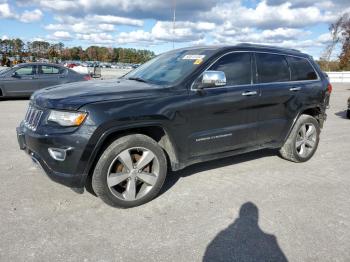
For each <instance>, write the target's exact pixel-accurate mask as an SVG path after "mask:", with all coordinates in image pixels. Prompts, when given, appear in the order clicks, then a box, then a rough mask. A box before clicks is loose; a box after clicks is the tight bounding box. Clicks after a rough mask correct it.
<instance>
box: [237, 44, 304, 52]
mask: <svg viewBox="0 0 350 262" xmlns="http://www.w3.org/2000/svg"><path fill="white" fill-rule="evenodd" d="M237 46H247V47H261V48H271V49H277V50H289V51H294V52H298V53H301V52H300V50H298V49H294V48H287V47H278V46H271V45H261V44H252V43H240V44H238V45H237Z"/></svg>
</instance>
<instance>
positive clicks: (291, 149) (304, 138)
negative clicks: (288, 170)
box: [280, 115, 320, 162]
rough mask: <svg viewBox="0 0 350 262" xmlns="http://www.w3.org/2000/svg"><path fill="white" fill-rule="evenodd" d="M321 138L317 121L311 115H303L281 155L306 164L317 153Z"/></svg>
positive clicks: (281, 150)
mask: <svg viewBox="0 0 350 262" xmlns="http://www.w3.org/2000/svg"><path fill="white" fill-rule="evenodd" d="M319 137H320V125H319V123H318V122H317V120H316V119H315V118H314V117H312V116H309V115H301V116H300V117H299V119H298V120H297V122H296V123H295V125H294V127H293V129H292V131H291V133H290V135H289V137H288V139H287V141H286V142H285V144H284V145H283V147H282V148H281V149H280V154H281V156H282V157H283V158H285V159H287V160H290V161H293V162H305V161H307V160H309V159H310V158H311V157H312V156H313V155H314V153H315V152H316V149H317V147H318V143H319V139H320V138H319Z"/></svg>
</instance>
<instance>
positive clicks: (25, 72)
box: [15, 66, 35, 76]
mask: <svg viewBox="0 0 350 262" xmlns="http://www.w3.org/2000/svg"><path fill="white" fill-rule="evenodd" d="M15 72H16V74H17V75H18V76H30V75H35V67H34V66H24V67H21V68H19V69H17V70H16V71H15Z"/></svg>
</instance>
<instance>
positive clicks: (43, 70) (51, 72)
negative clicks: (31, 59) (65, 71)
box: [38, 65, 60, 75]
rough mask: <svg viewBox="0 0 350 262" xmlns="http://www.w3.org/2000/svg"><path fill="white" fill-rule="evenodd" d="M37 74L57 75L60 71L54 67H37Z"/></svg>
mask: <svg viewBox="0 0 350 262" xmlns="http://www.w3.org/2000/svg"><path fill="white" fill-rule="evenodd" d="M38 71H39V74H42V75H55V74H59V73H60V70H59V68H57V67H55V66H45V65H42V66H39V70H38Z"/></svg>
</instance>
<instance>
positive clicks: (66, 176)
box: [16, 123, 86, 188]
mask: <svg viewBox="0 0 350 262" xmlns="http://www.w3.org/2000/svg"><path fill="white" fill-rule="evenodd" d="M16 132H17V140H18V144H19V147H20V149H21V150H24V151H25V152H26V153H27V154H28V155H29V156H30V157H31V159H32V160H33V161H34V162H35V163H36V164H38V165H39V166H40V167H41V168H42V169H43V170H44V171H45V173H46V174H47V175H48V177H49V178H50V179H51V180H53V181H55V182H57V183H60V184H62V185H65V186H68V187H72V188H82V187H84V185H85V178H86V174H84V173H82V172H79V170H84V169H85V168H84V167H83V166H82V163H83V162H82V161H81V159H82V155H83V151H84V147H85V140H84V139H81V138H78V137H77V136H74V135H72V134H70V135H62V134H59V135H47V134H37V133H35V132H33V131H31V130H29V129H28V128H26V127H25V126H24V125H23V123H22V124H21V125H20V126H19V127H17V129H16ZM65 145H74V147H73V149H72V150H71V151H69V154H68V155H67V158H66V160H65V161H63V162H60V161H57V160H54V159H53V158H52V157H51V156H50V155H49V152H48V148H49V147H57V148H60V147H63V146H65Z"/></svg>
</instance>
